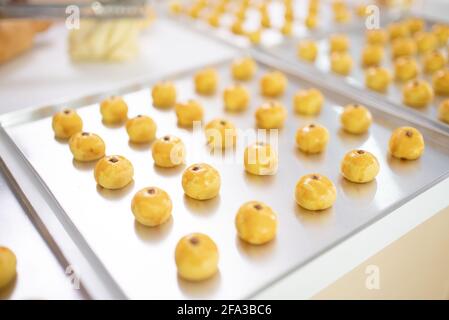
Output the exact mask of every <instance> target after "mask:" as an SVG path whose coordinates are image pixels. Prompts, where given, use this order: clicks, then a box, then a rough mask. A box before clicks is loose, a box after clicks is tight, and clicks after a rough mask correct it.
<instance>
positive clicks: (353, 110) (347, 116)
mask: <svg viewBox="0 0 449 320" xmlns="http://www.w3.org/2000/svg"><path fill="white" fill-rule="evenodd" d="M340 121H341V124H342V126H343V129H344V130H345V131H346V132H349V133H353V134H361V133H365V132H366V131H368V129H369V127H370V126H371V123H372V121H373V117H372V116H371V112H369V110H368V109H367V108H366V107H364V106H362V105H360V104H349V105H347V106H346V107H345V108H344V110H343V113H342V114H341V116H340Z"/></svg>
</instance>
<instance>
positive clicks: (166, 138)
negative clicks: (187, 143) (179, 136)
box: [162, 136, 170, 141]
mask: <svg viewBox="0 0 449 320" xmlns="http://www.w3.org/2000/svg"><path fill="white" fill-rule="evenodd" d="M162 139H164V141H170V136H165V137H163V138H162Z"/></svg>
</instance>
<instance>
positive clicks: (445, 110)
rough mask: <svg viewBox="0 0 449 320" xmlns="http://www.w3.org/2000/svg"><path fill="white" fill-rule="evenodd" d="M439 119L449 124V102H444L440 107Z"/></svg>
mask: <svg viewBox="0 0 449 320" xmlns="http://www.w3.org/2000/svg"><path fill="white" fill-rule="evenodd" d="M438 118H439V119H440V120H441V121H443V122H446V123H449V100H444V101H443V102H441V103H440V105H439V107H438Z"/></svg>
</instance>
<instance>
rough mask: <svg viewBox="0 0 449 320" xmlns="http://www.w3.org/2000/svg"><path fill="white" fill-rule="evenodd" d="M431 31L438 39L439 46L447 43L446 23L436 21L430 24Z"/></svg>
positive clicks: (448, 33) (448, 30)
mask: <svg viewBox="0 0 449 320" xmlns="http://www.w3.org/2000/svg"><path fill="white" fill-rule="evenodd" d="M432 32H433V34H434V35H435V36H436V37H437V39H438V44H439V45H440V46H445V45H447V42H448V40H449V26H448V25H446V24H441V23H436V24H434V25H433V26H432Z"/></svg>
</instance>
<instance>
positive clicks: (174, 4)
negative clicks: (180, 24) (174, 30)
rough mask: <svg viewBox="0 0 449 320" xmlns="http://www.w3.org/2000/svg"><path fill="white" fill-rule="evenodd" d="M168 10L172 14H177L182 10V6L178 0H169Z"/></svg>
mask: <svg viewBox="0 0 449 320" xmlns="http://www.w3.org/2000/svg"><path fill="white" fill-rule="evenodd" d="M169 9H170V12H171V13H173V14H179V13H181V12H182V10H183V7H182V5H181V3H179V1H171V2H170V4H169Z"/></svg>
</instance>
